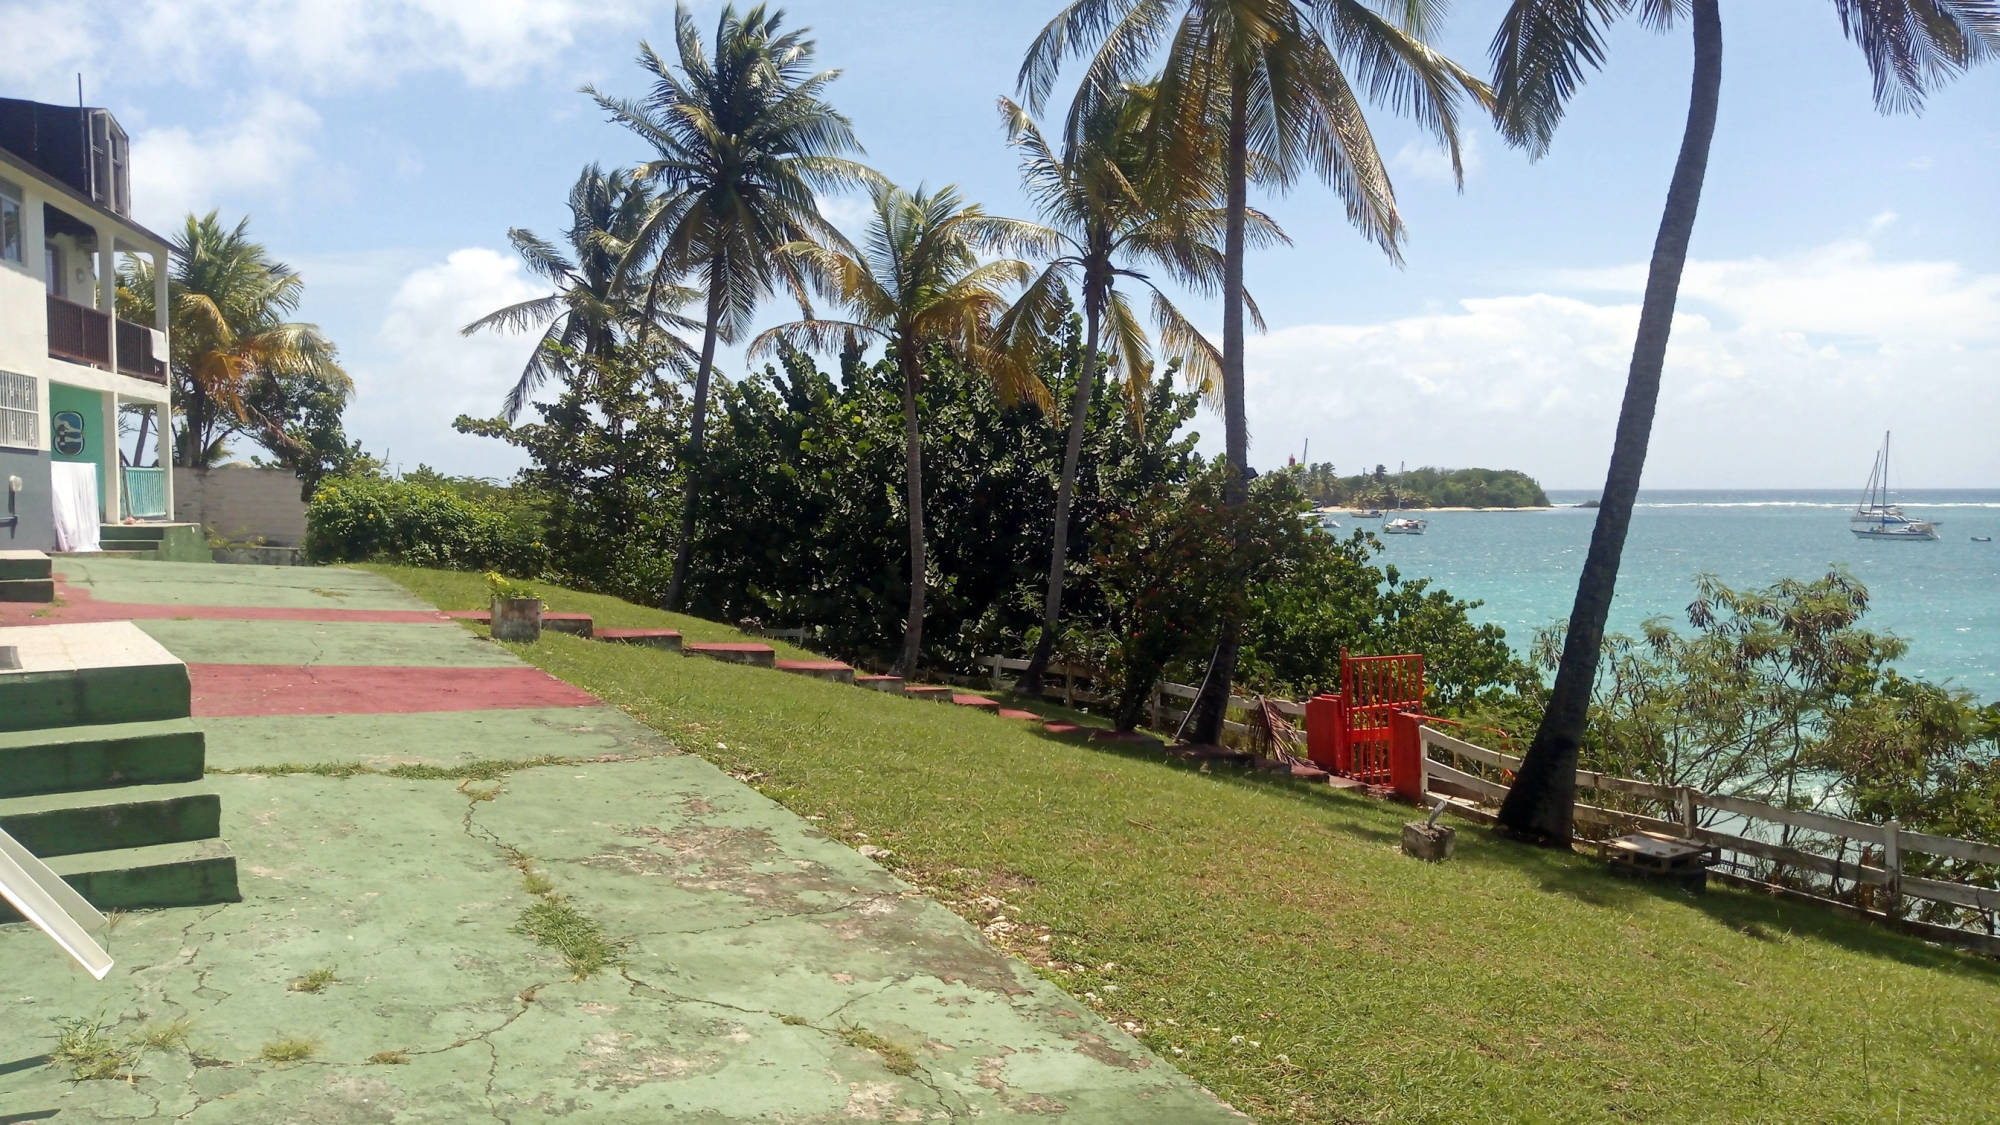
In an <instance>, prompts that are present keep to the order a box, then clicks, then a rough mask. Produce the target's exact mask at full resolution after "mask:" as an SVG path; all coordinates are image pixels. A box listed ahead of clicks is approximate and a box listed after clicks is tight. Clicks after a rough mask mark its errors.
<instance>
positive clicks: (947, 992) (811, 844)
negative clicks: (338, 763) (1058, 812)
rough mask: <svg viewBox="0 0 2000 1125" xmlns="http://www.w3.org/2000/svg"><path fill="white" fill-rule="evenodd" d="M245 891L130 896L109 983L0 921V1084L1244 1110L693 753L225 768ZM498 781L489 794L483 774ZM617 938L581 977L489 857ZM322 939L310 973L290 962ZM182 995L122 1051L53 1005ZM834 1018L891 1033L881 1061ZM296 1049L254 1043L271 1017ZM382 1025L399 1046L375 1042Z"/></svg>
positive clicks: (313, 1096)
mask: <svg viewBox="0 0 2000 1125" xmlns="http://www.w3.org/2000/svg"><path fill="white" fill-rule="evenodd" d="M212 780H213V783H214V784H215V786H216V788H217V789H218V791H219V792H220V793H221V794H222V797H223V807H224V809H225V815H226V822H225V825H224V832H225V835H226V836H227V837H228V839H229V840H230V843H231V845H232V847H233V848H234V850H235V851H236V853H237V856H238V859H239V872H240V876H239V877H240V880H241V887H242V893H243V896H244V901H243V902H241V903H238V904H234V905H229V906H223V907H217V908H204V909H181V910H170V911H157V912H135V913H131V914H127V915H125V916H123V917H122V918H121V919H120V921H119V924H118V926H117V929H116V931H115V932H114V934H113V935H112V940H113V946H112V948H113V951H114V954H115V955H116V956H117V957H118V958H119V964H118V967H117V968H116V969H114V970H113V972H112V975H111V976H110V977H109V978H107V979H106V980H105V981H104V982H102V983H94V982H92V981H90V980H89V979H88V978H86V977H84V976H82V975H81V974H78V973H76V972H74V971H72V970H71V969H70V968H69V967H68V966H67V964H66V963H64V962H63V961H62V959H61V956H60V954H59V953H58V952H57V951H56V950H55V949H54V947H53V946H52V945H50V944H49V943H48V942H47V940H46V939H45V938H43V937H42V936H41V935H40V934H39V933H37V932H35V931H33V930H31V929H29V928H28V927H25V926H20V925H16V926H10V927H6V928H4V929H0V963H5V964H7V965H8V966H9V981H8V989H9V1018H8V1019H7V1020H6V1021H0V1058H5V1059H22V1060H29V1064H28V1065H25V1066H22V1067H20V1068H18V1069H14V1070H12V1072H11V1073H9V1074H8V1075H7V1076H6V1078H5V1080H4V1081H5V1090H6V1095H7V1096H6V1111H7V1112H11V1113H15V1114H29V1115H36V1116H33V1117H31V1118H30V1119H39V1115H45V1114H48V1113H50V1112H51V1111H53V1112H55V1113H57V1114H59V1115H60V1117H58V1118H57V1119H59V1120H67V1119H69V1118H71V1117H74V1118H76V1119H78V1120H100V1119H111V1118H122V1117H127V1116H130V1117H141V1116H145V1117H158V1118H174V1119H177V1120H183V1121H190V1122H196V1123H219V1122H243V1121H305V1120H311V1121H315V1122H325V1123H334V1125H337V1123H347V1122H389V1121H466V1120H485V1119H487V1118H489V1117H493V1118H497V1119H501V1120H513V1121H529V1120H536V1121H540V1120H575V1121H595V1122H622V1121H674V1122H748V1121H772V1122H834V1121H855V1120H864V1121H896V1120H907V1121H924V1120H940V1119H959V1118H969V1117H975V1116H976V1117H980V1118H982V1119H995V1120H1009V1119H1013V1120H1027V1119H1034V1120H1052V1121H1071V1122H1104V1123H1120V1125H1123V1123H1131V1125H1140V1123H1148V1125H1150V1123H1155V1122H1162V1123H1181V1122H1186V1123H1190V1125H1200V1123H1204V1122H1222V1121H1230V1120H1240V1118H1236V1117H1235V1116H1234V1115H1233V1114H1231V1113H1230V1112H1229V1111H1227V1110H1226V1109H1224V1108H1223V1107H1221V1106H1220V1105H1219V1104H1218V1103H1217V1102H1215V1101H1214V1100H1213V1099H1212V1098H1210V1097H1208V1096H1207V1095H1206V1094H1204V1093H1203V1092H1202V1091H1200V1090H1199V1089H1198V1088H1197V1087H1195V1086H1194V1085H1193V1083H1191V1082H1190V1081H1189V1080H1188V1079H1187V1078H1185V1077H1184V1076H1182V1075H1180V1074H1179V1073H1178V1072H1176V1071H1175V1070H1173V1069H1172V1068H1171V1067H1169V1066H1167V1065H1166V1064H1165V1063H1164V1062H1162V1061H1160V1060H1158V1059H1156V1058H1154V1057H1153V1056H1151V1055H1150V1054H1148V1053H1147V1052H1146V1051H1145V1050H1144V1049H1143V1048H1141V1047H1140V1046H1139V1045H1138V1044H1136V1043H1135V1042H1133V1041H1132V1040H1131V1039H1129V1038H1128V1037H1126V1036H1124V1035H1123V1034H1122V1033H1120V1032H1118V1031H1116V1030H1115V1029H1113V1028H1111V1027H1109V1026H1108V1025H1106V1024H1104V1023H1103V1022H1101V1021H1099V1020H1097V1019H1096V1018H1095V1017H1093V1016H1091V1015H1089V1014H1088V1013H1087V1012H1086V1011H1083V1010H1082V1005H1080V1004H1077V1003H1076V1002H1074V1001H1072V1000H1071V999H1070V998H1068V997H1067V996H1066V995H1064V994H1063V993H1062V992H1061V991H1060V990H1058V989H1056V988H1055V987H1054V986H1053V985H1050V984H1048V983H1046V982H1043V981H1041V980H1039V979H1038V978H1036V977H1035V976H1034V975H1033V974H1032V973H1030V972H1029V971H1028V970H1027V969H1026V968H1025V967H1024V966H1022V965H1020V964H1019V963H1018V962H1015V961H1012V960H1010V959H1008V958H1006V957H1004V956H1003V955H1001V954H999V953H997V952H995V951H993V950H992V949H990V948H988V947H986V946H985V945H984V944H983V943H982V942H981V941H980V939H979V937H978V935H977V934H976V933H975V932H974V931H973V930H972V929H971V928H970V927H969V926H968V925H967V924H966V923H964V922H963V921H962V920H960V919H959V918H957V917H956V916H955V915H952V914H951V913H949V912H948V911H946V910H945V909H944V908H943V907H942V906H939V905H937V904H935V903H932V902H930V901H928V900H927V899H924V898H922V897H921V896H919V895H917V894H916V892H914V891H912V890H911V889H909V888H907V887H905V886H903V885H902V884H900V883H898V882H897V881H896V880H895V879H894V878H893V877H891V876H889V875H888V874H887V873H885V872H883V871H881V870H880V869H878V868H876V867H874V866H873V865H871V864H869V863H868V862H867V861H865V860H863V859H862V858H861V857H860V856H858V855H855V854H854V853H853V852H851V851H848V850H847V849H845V848H843V847H841V846H839V845H838V844H836V843H834V842H833V841H830V840H827V839H825V838H823V837H820V836H818V835H817V834H816V833H815V832H814V831H813V830H812V829H810V828H809V827H808V826H806V825H805V824H804V823H803V822H801V821H799V820H798V819H797V818H796V817H793V816H791V815H790V814H789V813H787V812H785V811H784V810H782V809H780V808H778V807H777V806H775V805H773V804H771V803H769V802H768V801H765V800H764V799H763V798H762V797H760V796H758V795H757V794H755V793H753V792H751V791H750V790H748V789H746V788H744V787H742V786H740V785H738V784H737V783H736V782H735V781H733V780H732V779H730V778H729V777H727V776H726V775H724V774H722V773H721V772H720V771H718V770H716V769H715V768H714V767H712V766H710V765H708V764H707V763H706V762H704V761H702V760H700V759H698V758H694V757H690V756H678V757H661V758H653V759H648V760H645V761H629V762H611V763H594V764H583V765H575V766H555V767H544V768H540V769H533V770H524V771H521V772H519V773H515V774H513V775H511V776H509V777H508V778H506V779H504V780H503V781H501V782H496V783H473V784H470V785H466V786H459V785H457V784H454V783H453V782H450V781H405V780H400V779H395V778H385V777H377V776H366V775H364V776H358V777H353V778H347V779H335V778H324V777H314V776H303V775H294V776H284V777H262V776H241V777H219V778H214V779H212ZM482 798H490V799H482ZM518 854H526V855H529V856H532V857H534V858H533V859H532V861H531V862H532V865H533V866H534V868H535V869H536V870H538V871H539V872H541V873H542V874H543V875H545V876H546V877H547V879H548V880H549V881H550V882H551V883H552V884H553V887H554V892H555V893H556V894H558V895H560V896H562V901H564V902H565V903H567V904H569V905H571V906H573V907H574V908H576V909H577V910H579V911H581V912H583V913H584V914H585V915H587V916H589V917H591V918H593V919H595V920H596V921H598V922H599V923H600V924H601V925H602V926H603V927H604V928H605V930H606V932H607V933H608V934H609V935H610V936H611V937H613V938H615V939H618V940H621V941H623V942H624V943H626V944H625V953H624V960H625V963H624V964H623V965H622V966H620V967H617V968H613V969H610V970H607V971H603V972H600V973H599V974H597V975H595V976H593V977H591V978H590V979H588V980H585V981H581V982H579V981H575V980H573V979H571V973H570V972H569V970H568V968H567V967H566V966H565V965H563V964H562V963H561V961H560V959H559V958H558V957H556V956H555V955H554V954H553V953H551V952H550V951H549V950H547V949H544V948H542V947H540V946H537V945H535V944H533V943H532V942H531V941H530V940H529V939H528V938H527V937H525V936H523V935H522V934H520V933H517V932H515V931H514V929H513V927H514V926H515V924H516V922H517V921H518V919H519V918H520V916H521V912H522V911H523V910H524V909H526V908H527V907H528V906H529V905H530V904H531V903H533V902H534V901H535V899H534V898H533V897H532V896H531V895H530V894H529V893H528V891H527V889H526V888H525V887H524V886H523V883H522V880H521V877H520V874H519V873H518V871H517V870H516V869H515V867H514V862H513V859H512V858H511V857H512V856H515V855H518ZM318 968H330V969H332V970H333V972H334V974H335V977H336V979H335V981H334V982H333V983H331V984H330V985H328V986H327V987H326V988H325V990H324V991H322V992H319V993H317V994H313V993H305V992H298V991H293V990H291V989H290V987H289V985H290V983H291V982H292V981H294V980H296V979H298V978H299V977H301V976H303V975H304V974H306V973H308V972H310V971H312V970H314V969H318ZM100 1012H101V1013H103V1016H104V1018H105V1020H106V1021H107V1022H108V1023H110V1024H112V1025H114V1026H113V1027H112V1029H111V1033H112V1034H115V1035H119V1036H124V1035H127V1034H131V1033H133V1032H136V1031H138V1030H140V1029H141V1028H143V1027H145V1026H148V1025H152V1024H160V1023H165V1022H167V1021H170V1020H174V1019H180V1018H185V1019H186V1020H187V1021H188V1029H189V1030H188V1043H187V1047H186V1048H179V1049H172V1050H148V1051H146V1052H144V1053H143V1054H141V1056H140V1057H139V1058H138V1060H137V1062H136V1064H135V1065H134V1066H133V1068H132V1070H133V1072H134V1073H136V1074H137V1075H140V1077H139V1078H137V1079H136V1080H134V1081H131V1082H125V1081H88V1082H71V1081H69V1080H68V1075H67V1073H66V1072H65V1071H63V1070H61V1069H60V1068H59V1067H57V1066H54V1065H51V1064H48V1063H46V1062H35V1061H33V1060H36V1059H38V1058H40V1057H41V1056H43V1055H44V1053H45V1052H46V1051H47V1049H48V1045H49V1042H50V1040H51V1038H52V1037H53V1035H54V1033H55V1023H54V1021H55V1020H57V1019H61V1018H66V1017H71V1016H74V1015H77V1014H79V1013H100ZM857 1031H865V1032H867V1033H868V1034H870V1035H874V1036H879V1037H880V1038H881V1039H882V1040H884V1041H886V1042H888V1043H891V1044H894V1045H896V1046H898V1047H901V1048H903V1049H905V1050H908V1051H909V1052H910V1053H911V1058H912V1060H913V1062H914V1069H913V1070H911V1072H910V1073H908V1074H903V1073H898V1072H897V1070H896V1069H895V1068H892V1067H891V1066H890V1065H889V1063H888V1061H887V1060H886V1059H885V1057H884V1056H882V1055H880V1054H878V1053H877V1052H875V1051H874V1050H871V1049H868V1048H866V1047H863V1046H856V1045H853V1042H852V1041H853V1039H854V1037H855V1033H856V1032H857ZM294 1036H296V1037H303V1038H307V1039H309V1040H312V1041H313V1043H314V1046H315V1053H314V1055H313V1057H312V1058H311V1059H310V1060H307V1061H304V1062H298V1063H271V1062H266V1061H263V1060H261V1059H260V1058H259V1057H258V1055H259V1052H260V1050H261V1048H262V1047H263V1046H264V1045H266V1044H268V1043H271V1042H273V1041H275V1040H277V1039H280V1038H283V1037H294ZM388 1051H395V1052H401V1054H400V1055H399V1056H396V1057H400V1058H402V1059H405V1060H407V1061H406V1062H405V1063H403V1064H401V1065H397V1064H392V1063H386V1062H371V1061H370V1060H371V1059H373V1058H380V1057H383V1056H381V1054H380V1053H381V1052H388Z"/></svg>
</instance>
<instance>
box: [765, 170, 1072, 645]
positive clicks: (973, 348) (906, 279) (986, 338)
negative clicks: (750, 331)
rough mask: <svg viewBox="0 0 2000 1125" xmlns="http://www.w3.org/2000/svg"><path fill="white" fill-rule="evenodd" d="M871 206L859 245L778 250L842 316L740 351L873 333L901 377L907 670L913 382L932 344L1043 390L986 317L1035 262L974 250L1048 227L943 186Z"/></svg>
mask: <svg viewBox="0 0 2000 1125" xmlns="http://www.w3.org/2000/svg"><path fill="white" fill-rule="evenodd" d="M873 196H874V204H875V214H874V217H873V218H872V219H871V220H870V224H869V231H868V241H867V246H866V247H865V248H864V249H862V250H859V251H856V250H853V249H839V248H836V247H832V246H828V245H825V244H822V243H818V242H810V241H804V240H801V241H798V242H793V243H791V244H789V245H787V246H785V247H783V248H782V249H781V250H780V251H779V257H780V258H781V259H782V260H783V262H784V263H785V265H786V266H788V267H791V268H795V269H797V270H798V272H799V273H800V275H801V276H802V277H804V278H805V279H807V280H809V281H810V282H811V284H812V285H813V287H814V288H815V289H817V290H818V291H819V292H820V293H821V294H823V295H824V296H825V297H826V299H827V300H828V301H829V302H831V303H832V304H833V305H835V306H837V307H838V308H840V309H841V310H843V311H844V312H845V313H846V319H843V320H834V319H822V318H811V317H809V318H807V319H804V320H797V321H793V322H791V323H789V324H781V325H778V326H777V327H775V328H772V329H769V330H767V331H765V332H764V333H763V334H761V335H759V336H758V337H757V339H756V340H755V341H753V342H752V343H751V345H750V351H751V354H753V355H755V354H759V353H762V352H766V351H768V350H770V349H771V348H773V347H775V346H777V345H778V344H780V343H783V344H787V345H790V346H792V347H796V348H799V349H800V350H804V351H831V350H834V349H836V348H846V349H854V348H859V347H861V346H862V345H864V344H866V343H869V342H873V341H881V342H883V343H884V344H886V345H887V346H888V352H889V357H890V358H891V359H892V360H894V362H895V364H896V369H897V371H898V373H899V374H900V375H901V376H902V383H903V458H904V468H905V485H906V488H907V499H906V506H907V508H908V511H909V518H910V608H909V616H908V618H907V620H906V621H905V623H904V626H903V645H902V650H901V653H900V655H898V656H897V658H896V665H895V670H896V671H897V672H898V673H899V674H903V675H908V674H911V673H914V672H915V671H916V670H917V665H918V659H919V657H920V655H921V651H922V647H923V629H924V566H925V560H924V483H923V447H922V440H921V439H922V431H921V429H920V427H919V420H918V418H917V394H918V392H919V391H920V390H921V389H922V387H923V364H924V358H925V356H926V355H927V354H928V353H929V352H930V351H931V349H933V348H944V349H948V350H950V351H951V352H953V353H955V354H956V355H958V356H959V357H960V358H961V359H963V360H964V361H965V362H966V363H967V365H968V366H970V367H971V368H973V369H974V370H977V371H980V372H983V373H984V374H986V376H987V377H988V378H991V379H992V380H993V382H994V385H995V386H996V387H997V388H998V390H999V391H1000V394H1001V396H1002V398H1003V399H1006V400H1007V401H1018V400H1019V399H1021V398H1023V397H1026V398H1030V399H1033V400H1034V401H1036V402H1038V403H1043V402H1046V400H1047V398H1048V390H1047V388H1045V387H1043V386H1042V383H1041V380H1039V379H1038V378H1036V377H1035V374H1034V369H1033V368H1032V367H1031V366H1029V365H1027V364H1025V363H1022V362H1020V361H1019V358H1018V356H1016V355H1015V354H1011V353H1008V352H1005V351H1003V350H1001V349H999V348H997V347H996V346H995V337H994V327H995V324H996V322H997V321H998V320H999V318H1000V316H1001V315H1002V314H1003V313H1004V312H1005V311H1006V310H1007V308H1008V307H1009V302H1008V299H1007V296H1006V291H1007V290H1008V289H1011V288H1012V287H1014V286H1017V285H1021V284H1023V283H1025V282H1026V281H1027V280H1028V278H1029V277H1030V276H1031V275H1032V274H1033V273H1034V270H1033V269H1032V267H1030V266H1029V265H1028V263H1026V262H1024V261H1021V260H1020V259H1018V258H1009V257H999V258H995V259H993V260H991V261H986V262H981V261H980V255H981V253H997V254H1006V253H1015V252H1022V251H1031V250H1040V249H1044V248H1046V247H1048V246H1050V245H1052V244H1053V242H1054V237H1053V232H1051V231H1049V230H1048V229H1047V228H1045V227H1040V226H1037V225H1035V224H1033V223H1026V222H1022V221H1020V220H1018V219H1002V218H996V217H994V216H990V215H988V214H986V212H985V211H984V210H982V209H981V208H980V207H979V206H978V205H977V204H968V203H966V202H965V201H964V200H962V199H961V198H960V197H959V194H958V189H957V188H956V187H952V186H946V187H944V188H941V189H939V190H938V191H936V192H927V191H925V190H924V189H923V188H921V187H919V188H918V189H917V190H916V191H915V192H906V191H904V190H902V189H901V188H897V187H893V186H883V187H877V188H876V189H874V192H873Z"/></svg>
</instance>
